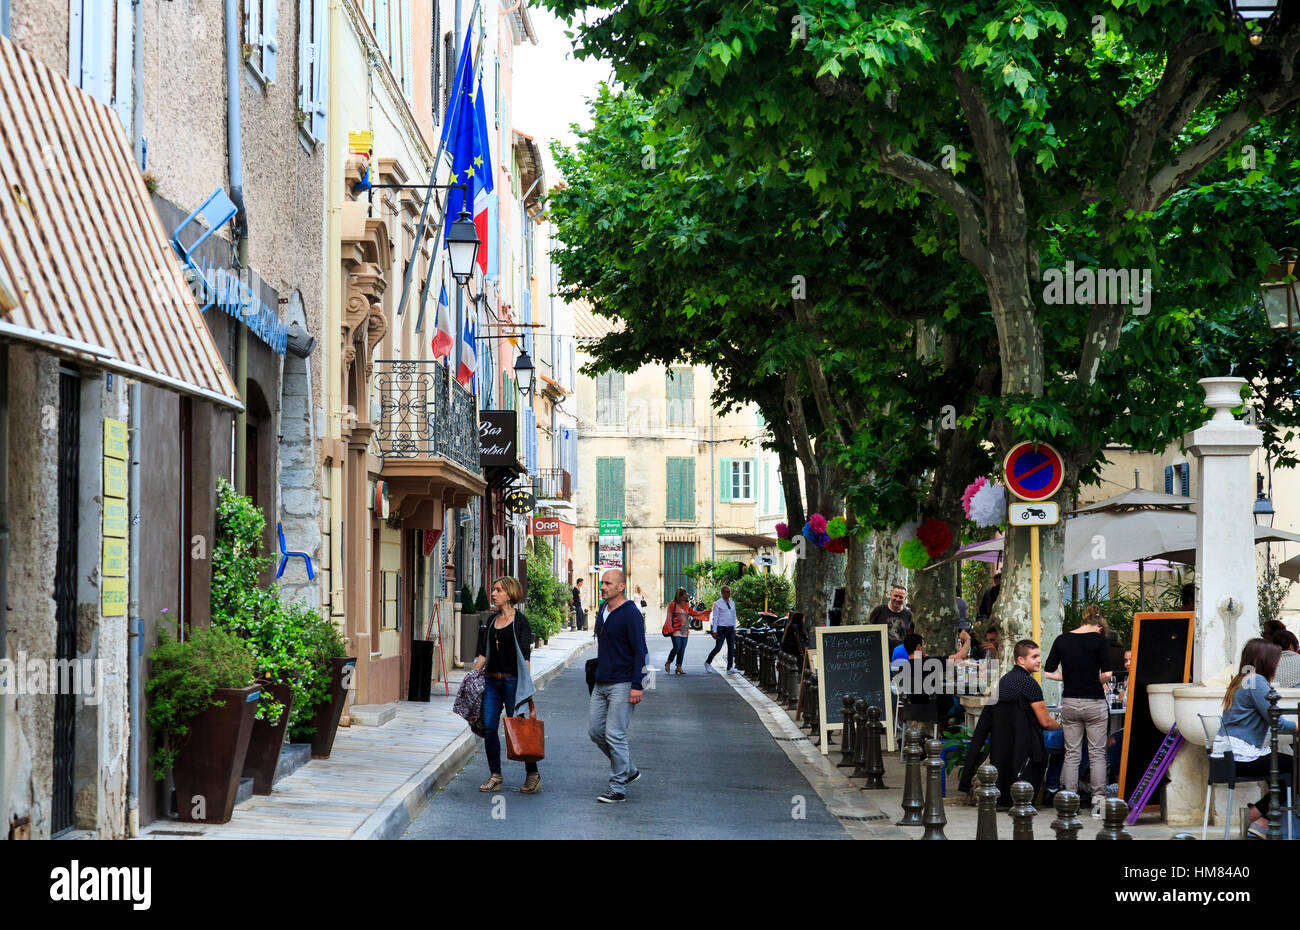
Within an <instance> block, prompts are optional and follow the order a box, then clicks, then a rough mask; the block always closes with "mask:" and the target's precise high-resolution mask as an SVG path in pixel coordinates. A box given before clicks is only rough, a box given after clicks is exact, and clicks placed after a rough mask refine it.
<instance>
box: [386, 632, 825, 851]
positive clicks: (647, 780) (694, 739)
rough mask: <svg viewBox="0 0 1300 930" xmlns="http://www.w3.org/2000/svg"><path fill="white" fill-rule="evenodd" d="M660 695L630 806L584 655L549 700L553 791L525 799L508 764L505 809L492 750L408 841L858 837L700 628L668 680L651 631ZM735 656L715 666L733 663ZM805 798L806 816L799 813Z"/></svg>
mask: <svg viewBox="0 0 1300 930" xmlns="http://www.w3.org/2000/svg"><path fill="white" fill-rule="evenodd" d="M647 642H648V644H649V647H650V657H651V665H652V666H654V667H657V669H658V674H656V676H655V689H654V690H653V691H647V692H646V696H645V700H644V701H643V702H642V703H641V705H640V706H638V708H637V710H636V712H635V714H633V717H632V726H631V731H630V741H631V745H632V759H633V762H634V763H635V764H636V765H637V767H638V768H640V769H641V771H642V773H643V774H642V776H641V778H640V780H638V781H637V782H636V784H634V785H632V786H631V787H630V788H629V789H628V801H627V803H626V804H598V803H596V796H597V795H599V794H600V793H601V792H602V791H603V790H604V789H605V785H606V778H607V777H608V773H609V766H608V763H607V762H606V761H605V757H604V756H603V755H601V753H600V750H598V749H597V748H596V747H595V745H594V744H593V743H592V742H591V740H590V739H588V737H587V700H588V697H587V685H586V682H585V680H584V677H583V662H584V661H585V659H586V658H588V657H590V656H594V655H595V652H594V650H593V651H591V652H589V653H587V654H586V655H584V656H583V657H581V658H580V659H579V660H578V661H576V662H574V663H573V665H572V666H571V667H570V668H569V669H568V670H567V671H566V672H565V673H564V674H563V675H562V676H560V677H559V678H557V679H556V680H555V681H553V682H551V683H550V684H549V685H547V687H546V688H545V690H543V691H541V692H540V693H539V695H538V700H537V709H538V713H539V714H540V715H541V718H542V719H543V720H544V721H545V723H546V759H545V760H544V761H543V762H541V763H540V764H539V766H538V768H539V769H540V771H541V773H542V790H541V791H540V792H539V793H538V794H537V795H535V796H527V795H521V794H519V792H518V788H519V785H520V784H522V783H523V778H524V769H523V765H522V764H521V763H519V762H510V761H507V760H505V759H504V755H505V749H504V744H505V736H504V727H503V728H502V747H503V748H502V756H503V761H502V770H503V773H504V775H505V780H506V784H505V788H504V790H503V791H502V792H501V793H500V795H499V796H500V797H503V798H504V799H505V801H504V803H505V809H504V817H502V815H501V813H498V814H497V819H494V818H493V811H494V810H497V811H498V812H500V810H501V804H500V802H498V803H497V804H496V805H495V806H494V804H493V801H492V799H493V798H494V797H497V796H498V795H493V794H484V793H481V792H480V791H479V790H478V786H479V785H480V784H482V783H483V782H484V781H485V780H486V778H487V774H488V772H487V763H486V762H485V761H484V758H483V751H482V743H481V741H480V743H479V750H478V752H476V753H475V754H474V755H473V756H472V757H471V758H470V761H469V763H468V764H467V765H466V767H465V768H464V769H463V770H462V771H461V772H460V774H459V775H457V776H456V778H455V779H453V780H452V782H451V783H450V784H449V785H448V786H447V787H446V788H444V789H443V790H442V791H441V792H440V793H439V794H438V795H437V796H435V797H434V798H433V800H432V801H430V803H429V806H428V807H426V808H425V810H424V812H423V813H422V814H421V815H420V816H419V817H418V818H417V819H416V821H415V822H414V823H413V824H411V826H410V828H409V829H408V830H407V831H406V833H405V835H404V836H403V839H454V838H468V837H474V838H493V839H507V838H509V839H630V838H633V837H635V838H637V839H790V840H793V839H800V840H803V839H848V838H849V835H848V833H847V832H846V831H845V830H844V828H843V827H842V826H840V824H839V822H838V821H837V820H836V819H835V818H834V817H832V816H831V814H830V813H829V812H828V811H827V809H826V806H825V805H824V804H823V803H822V801H821V800H820V799H819V798H818V796H817V794H816V793H815V792H814V791H813V790H812V789H811V788H810V787H809V785H808V782H807V781H806V780H805V779H804V777H803V776H802V775H801V774H800V773H799V771H798V770H797V769H795V767H794V766H793V765H792V764H791V763H790V761H789V759H787V758H786V755H785V753H783V752H782V751H781V748H780V747H779V746H778V745H777V743H776V742H775V741H774V740H773V739H772V737H771V736H770V735H769V733H768V732H767V729H766V728H765V727H764V726H763V724H762V722H761V721H760V720H759V719H758V717H757V715H755V713H754V711H753V709H752V708H750V706H749V705H748V704H746V703H745V701H744V699H742V698H741V697H740V696H739V695H738V694H736V692H735V691H734V690H732V688H731V686H730V685H728V684H727V682H726V681H724V680H723V678H724V677H725V672H719V671H716V670H715V671H712V672H705V671H704V657H705V656H707V655H708V652H709V650H710V649H712V648H713V640H712V639H711V638H710V637H709V635H708V634H707V633H694V634H692V635H691V637H690V642H689V644H688V645H687V648H686V658H687V665H686V666H684V668H685V670H686V675H684V676H678V675H672V676H668V677H667V679H665V676H664V675H663V664H662V663H663V660H664V659H665V658H667V655H668V645H669V644H668V640H666V639H664V638H663V637H661V636H653V635H651V636H648V637H647ZM725 655H726V650H725V648H724V650H723V652H722V653H720V654H719V656H718V658H717V659H716V660H715V661H716V663H717V667H719V668H723V667H725V666H724V661H725ZM797 797H802V798H803V799H804V803H805V815H806V816H805V819H802V820H796V819H794V817H793V816H792V812H793V811H794V809H795V804H796V803H797Z"/></svg>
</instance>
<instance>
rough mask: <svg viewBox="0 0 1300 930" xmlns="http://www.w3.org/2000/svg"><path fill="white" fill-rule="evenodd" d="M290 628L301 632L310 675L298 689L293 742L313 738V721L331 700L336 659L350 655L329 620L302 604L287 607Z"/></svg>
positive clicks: (344, 640)
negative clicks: (316, 714) (321, 708)
mask: <svg viewBox="0 0 1300 930" xmlns="http://www.w3.org/2000/svg"><path fill="white" fill-rule="evenodd" d="M285 611H286V615H287V616H288V617H289V618H290V619H289V623H290V625H291V626H292V627H293V628H294V629H297V630H300V631H301V635H302V637H303V643H304V649H305V653H306V661H307V667H308V669H309V672H308V673H307V674H306V675H304V676H303V677H302V678H301V679H300V682H299V688H301V699H300V694H299V690H298V689H297V688H295V691H294V698H293V701H294V703H293V712H292V715H291V716H290V717H289V734H290V737H291V738H293V739H301V738H303V737H304V736H310V735H311V734H312V733H314V732H315V731H316V728H315V726H313V725H312V722H311V721H312V717H313V715H314V714H315V713H316V707H317V705H318V704H320V703H321V702H323V701H326V700H328V699H329V695H330V683H331V675H332V669H333V665H334V660H335V659H341V658H343V657H344V656H346V655H347V654H348V641H347V638H346V637H345V636H344V635H343V634H342V633H341V632H340V631H339V628H338V627H337V626H335V625H334V623H333V621H331V620H330V619H328V618H327V617H322V616H321V615H320V613H319V612H318V611H315V610H312V609H311V608H309V607H305V606H303V605H302V604H289V605H287V606H286V607H285Z"/></svg>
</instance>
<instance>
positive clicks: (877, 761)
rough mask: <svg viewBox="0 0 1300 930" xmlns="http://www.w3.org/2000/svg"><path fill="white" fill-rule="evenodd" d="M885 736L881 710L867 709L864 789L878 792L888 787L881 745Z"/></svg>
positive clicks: (876, 708) (873, 706)
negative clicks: (865, 780)
mask: <svg viewBox="0 0 1300 930" xmlns="http://www.w3.org/2000/svg"><path fill="white" fill-rule="evenodd" d="M884 736H885V728H884V726H883V725H882V724H881V722H880V708H879V707H876V706H875V705H874V704H872V705H871V706H870V707H868V708H867V732H866V735H865V737H864V739H865V741H866V744H867V783H866V784H865V785H863V786H862V787H863V788H864V789H868V790H875V791H878V790H881V789H883V788H885V787H886V785H885V755H884V750H883V748H882V747H881V745H880V741H881V740H882V739H883V738H884Z"/></svg>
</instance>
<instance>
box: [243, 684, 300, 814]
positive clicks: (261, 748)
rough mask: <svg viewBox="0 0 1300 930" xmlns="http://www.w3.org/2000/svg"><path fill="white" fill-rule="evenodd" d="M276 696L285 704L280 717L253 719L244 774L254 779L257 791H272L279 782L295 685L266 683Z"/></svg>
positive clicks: (255, 790) (254, 789)
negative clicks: (281, 755) (281, 759)
mask: <svg viewBox="0 0 1300 930" xmlns="http://www.w3.org/2000/svg"><path fill="white" fill-rule="evenodd" d="M265 689H266V690H267V691H269V692H271V695H272V697H274V698H275V699H276V700H277V701H279V702H280V703H281V704H283V705H284V713H282V714H281V715H280V719H279V720H256V719H255V720H253V735H252V737H251V738H250V739H249V741H248V756H247V758H246V759H245V760H244V777H245V778H251V779H253V794H270V793H271V787H272V786H273V785H274V784H275V767H276V766H277V765H279V764H280V750H281V749H283V748H284V733H285V730H287V729H288V727H289V714H290V712H291V711H292V710H293V689H292V688H290V687H289V686H288V685H287V684H285V683H284V682H278V683H276V684H273V685H266V686H265Z"/></svg>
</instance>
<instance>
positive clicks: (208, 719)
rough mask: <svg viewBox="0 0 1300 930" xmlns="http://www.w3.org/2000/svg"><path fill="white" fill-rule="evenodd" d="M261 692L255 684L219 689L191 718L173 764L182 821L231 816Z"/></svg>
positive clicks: (211, 820)
mask: <svg viewBox="0 0 1300 930" xmlns="http://www.w3.org/2000/svg"><path fill="white" fill-rule="evenodd" d="M261 693H262V689H261V688H260V687H258V686H257V685H252V686H250V687H247V688H218V689H217V690H216V691H214V692H213V694H212V701H213V703H212V705H211V706H210V707H208V709H207V710H205V711H203V712H202V713H201V714H199V715H198V716H197V717H195V718H194V720H193V721H192V722H191V724H190V735H189V738H188V739H186V741H185V745H184V746H182V747H181V749H180V751H179V752H178V753H177V754H176V765H175V766H174V767H173V769H172V779H173V781H174V783H175V785H176V812H177V814H178V815H179V816H180V819H181V820H184V821H188V822H190V823H226V822H227V821H228V820H230V817H231V814H233V813H234V810H235V795H236V793H237V792H238V791H239V779H240V777H241V775H242V773H243V771H244V758H245V756H246V755H247V753H248V740H249V737H250V736H251V735H252V733H253V714H254V713H256V712H257V700H258V697H259V696H260V694H261Z"/></svg>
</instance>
